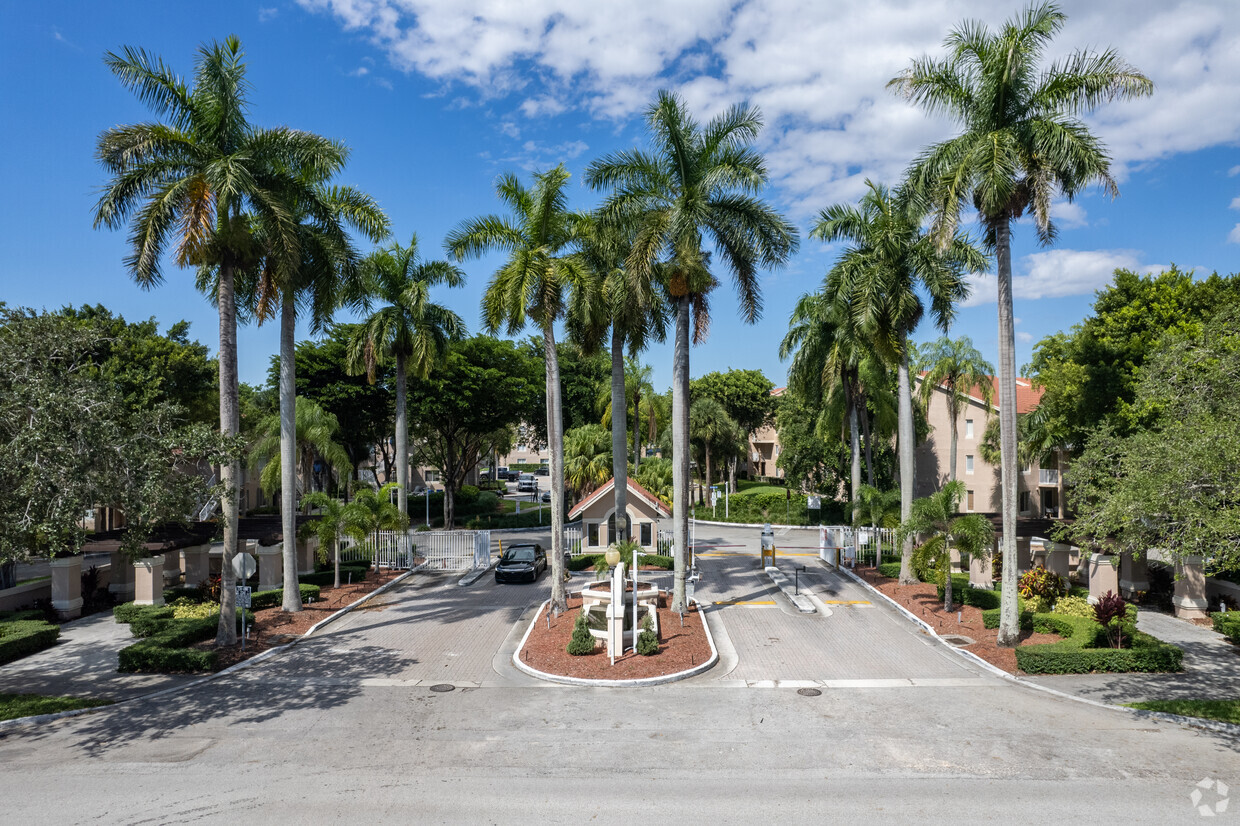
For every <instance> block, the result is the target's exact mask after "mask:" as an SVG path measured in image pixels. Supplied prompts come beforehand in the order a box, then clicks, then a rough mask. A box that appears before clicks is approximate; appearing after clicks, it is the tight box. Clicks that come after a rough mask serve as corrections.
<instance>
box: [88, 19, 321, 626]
mask: <svg viewBox="0 0 1240 826" xmlns="http://www.w3.org/2000/svg"><path fill="white" fill-rule="evenodd" d="M104 63H105V64H106V65H107V67H108V68H109V69H110V70H111V71H112V73H113V74H114V75H116V77H117V78H118V79H119V80H120V81H121V83H122V84H123V85H124V86H125V87H126V88H128V89H130V90H131V91H133V92H134V94H135V95H137V97H138V99H139V100H141V101H142V102H143V103H144V104H146V105H147V106H148V107H149V108H150V109H151V110H152V111H153V112H154V113H155V114H156V116H157V117H160V118H162V119H163V120H162V122H149V123H139V124H133V125H129V126H116V127H113V128H111V129H108V130H106V131H104V132H103V133H102V134H101V135H100V136H99V140H98V145H97V150H96V156H97V158H98V159H99V161H100V163H101V164H102V165H103V167H104V169H106V170H107V172H108V174H109V175H110V176H111V180H110V181H109V182H108V183H107V184H106V185H105V186H104V188H103V191H102V193H101V194H100V196H99V200H98V202H97V203H96V205H95V221H94V223H95V226H96V227H99V226H106V227H108V228H109V229H118V228H120V227H121V226H123V225H125V224H126V223H128V224H129V226H130V237H129V241H130V244H131V245H132V252H131V253H130V255H128V256H127V257H126V259H125V264H126V266H127V267H128V269H129V271H130V274H131V275H132V277H133V278H134V280H135V281H137V282H138V284H139V285H140V286H142V287H144V288H150V287H154V286H156V285H158V284H159V283H160V282H161V281H162V280H163V273H162V271H161V269H160V264H161V260H162V258H163V255H164V252H165V249H166V247H167V246H168V243H169V242H170V241H171V240H173V239H174V237H175V240H176V250H175V257H174V260H175V262H176V263H177V264H178V265H179V266H181V267H190V266H192V267H202V266H204V265H207V266H214V267H216V268H218V273H219V275H218V278H217V279H216V283H217V289H216V305H217V307H218V310H219V317H220V346H219V381H220V432H221V433H222V434H223V435H224V436H228V437H233V436H236V435H237V433H238V431H239V429H240V426H239V425H240V422H239V413H238V408H239V401H238V393H239V388H238V383H237V321H236V292H235V288H236V283H235V282H236V276H237V274H238V272H241V271H244V270H246V269H247V268H250V267H253V266H255V264H256V263H257V262H258V261H259V260H261V259H262V257H263V255H264V250H263V249H262V248H261V246H260V245H259V244H257V243H256V242H255V240H254V238H253V235H252V232H251V225H250V223H251V222H250V218H249V216H257V217H258V218H259V219H261V220H262V221H263V222H264V223H265V224H266V225H267V226H268V227H269V228H270V230H271V233H272V243H273V244H274V245H275V246H277V247H278V248H279V249H281V250H282V251H283V253H282V255H281V256H280V263H279V266H280V267H282V268H287V269H291V268H292V267H293V266H294V264H295V262H296V261H298V260H299V257H300V256H299V253H298V245H299V243H300V239H299V233H298V220H297V216H296V214H295V213H294V212H293V210H292V209H290V206H289V204H288V200H287V198H286V194H287V191H288V187H289V184H290V182H291V181H293V180H294V179H295V178H296V177H297V176H299V175H310V176H311V177H319V178H325V177H327V176H329V175H331V174H332V173H333V172H334V171H335V169H334V164H335V160H336V158H337V155H338V153H337V147H336V146H335V145H334V144H332V143H331V142H330V141H327V140H325V139H323V138H320V137H319V136H317V135H311V134H309V133H306V132H299V131H296V130H293V129H288V128H283V127H281V128H276V129H259V128H256V127H254V126H252V125H251V124H250V123H249V121H248V119H247V110H248V108H249V107H248V100H247V98H248V95H249V91H250V89H249V83H248V82H247V81H246V66H245V61H244V54H243V52H242V50H241V42H240V41H239V40H238V39H237V38H236V37H229V38H228V39H227V40H225V41H224V42H223V43H218V42H216V43H210V44H204V45H203V46H202V47H200V48H199V50H198V56H197V59H196V60H195V69H194V80H193V85H192V86H191V85H189V84H187V83H186V82H185V81H184V80H183V79H182V78H181V77H179V76H178V75H177V74H176V73H175V72H174V71H173V70H172V69H171V68H170V67H169V66H167V65H166V64H165V63H164V62H163V60H161V59H160V58H158V57H156V56H154V55H151V54H149V53H147V52H146V51H144V50H142V49H134V48H131V47H126V48H124V49H122V50H121V53H120V54H115V53H112V52H108V53H107V54H106V55H105V57H104ZM240 474H241V467H240V461H239V459H234V460H233V461H230V462H226V463H225V464H224V465H223V466H222V467H221V473H220V477H221V482H222V484H223V485H224V488H225V490H226V491H227V493H226V495H224V496H223V497H222V506H223V512H224V513H223V515H224V562H223V564H224V569H225V570H229V569H230V567H231V565H232V560H233V557H234V556H235V555H236V552H237V517H238V509H239V504H240V500H239V492H240V488H241V486H240V484H239V482H240ZM236 641H237V631H236V591H235V584H234V582H233V580H232V578H231V577H225V578H224V584H223V587H222V588H221V596H220V623H219V630H218V632H217V634H216V643H217V644H220V645H231V644H233V643H235V642H236Z"/></svg>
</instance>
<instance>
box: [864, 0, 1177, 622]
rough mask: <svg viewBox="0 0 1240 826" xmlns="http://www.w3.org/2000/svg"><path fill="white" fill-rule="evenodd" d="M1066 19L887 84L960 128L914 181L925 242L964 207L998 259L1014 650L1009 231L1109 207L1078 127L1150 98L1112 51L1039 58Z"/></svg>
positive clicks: (1000, 34) (926, 156)
mask: <svg viewBox="0 0 1240 826" xmlns="http://www.w3.org/2000/svg"><path fill="white" fill-rule="evenodd" d="M1065 20H1066V17H1065V15H1064V14H1063V12H1061V11H1060V10H1059V8H1058V7H1057V6H1055V5H1053V4H1051V3H1040V4H1037V5H1031V6H1029V7H1027V8H1026V9H1025V10H1024V11H1022V12H1021V13H1019V14H1018V15H1016V16H1015V17H1013V18H1012V19H1010V20H1008V21H1007V22H1006V23H1005V24H1004V25H1003V27H1002V28H1001V29H1000V30H999V31H997V32H992V31H991V30H990V29H989V28H987V27H986V26H985V25H984V24H982V23H978V22H965V23H963V24H961V25H960V26H958V27H957V28H955V29H953V30H952V32H951V33H950V34H949V35H948V36H947V38H946V40H945V41H944V45H945V46H946V47H947V51H948V54H947V56H946V57H944V58H941V59H932V58H928V57H923V58H921V59H919V60H915V61H914V62H913V64H912V65H911V66H910V67H909V68H908V69H905V70H904V71H903V72H902V73H900V74H899V75H897V76H896V77H895V78H893V79H892V80H891V82H890V83H888V87H889V88H892V89H894V90H895V91H896V92H897V93H898V94H900V95H902V96H903V97H904V98H906V99H907V100H909V101H911V102H912V103H914V104H916V105H918V106H921V107H922V108H924V109H926V110H927V111H928V112H931V113H933V114H936V115H947V116H948V117H950V118H952V119H953V120H955V121H957V122H958V123H959V124H960V126H961V132H960V134H959V135H957V136H956V137H954V138H950V139H948V140H946V141H943V142H941V143H937V144H934V145H933V146H930V147H927V148H926V149H925V150H924V151H923V152H922V153H921V154H920V155H919V156H918V158H917V159H916V160H915V161H914V163H913V166H912V168H911V169H910V171H909V181H910V185H911V186H912V187H913V188H914V189H915V190H916V192H917V193H918V197H919V198H922V199H924V201H925V202H926V203H927V204H928V206H929V208H930V211H931V215H932V216H933V224H932V226H931V232H932V234H933V235H934V236H935V237H936V238H937V239H938V240H939V243H940V245H944V244H945V243H946V242H947V241H948V240H949V239H950V238H952V237H953V235H954V233H955V229H956V226H957V224H958V223H959V220H960V212H961V207H962V206H965V207H968V208H970V209H975V210H976V211H977V214H978V218H979V220H980V221H981V224H982V227H983V229H984V231H985V241H986V243H987V244H988V245H990V247H991V248H992V249H993V250H994V251H995V260H996V264H997V267H996V270H997V276H998V304H999V429H1000V442H1001V449H1002V459H1003V467H1002V480H1003V551H1004V553H1003V599H1002V603H1001V606H1000V612H999V613H1000V623H999V636H998V640H999V644H1000V645H1006V646H1014V645H1016V643H1017V642H1018V640H1019V637H1020V629H1019V627H1018V617H1017V610H1016V481H1017V472H1018V468H1017V463H1016V440H1017V433H1016V342H1015V339H1014V326H1013V321H1012V319H1013V308H1012V250H1011V224H1012V221H1014V220H1016V219H1017V218H1020V217H1021V216H1022V215H1024V214H1025V213H1026V212H1030V213H1032V217H1033V222H1034V226H1035V227H1036V229H1037V233H1038V239H1039V240H1040V241H1041V242H1042V244H1044V245H1049V244H1050V243H1051V242H1053V241H1054V239H1055V225H1054V223H1053V222H1052V221H1051V201H1052V199H1053V198H1054V197H1055V195H1056V194H1062V195H1063V196H1064V197H1065V198H1067V200H1068V201H1069V202H1070V201H1072V200H1073V199H1074V198H1075V197H1076V196H1077V195H1078V194H1079V193H1080V192H1082V191H1083V190H1084V189H1085V188H1086V187H1087V186H1089V185H1090V184H1092V183H1098V184H1100V185H1101V186H1102V187H1103V188H1104V189H1105V190H1106V191H1107V192H1108V193H1110V194H1111V196H1112V197H1114V196H1116V195H1118V193H1119V189H1118V187H1117V186H1116V184H1115V180H1114V178H1112V176H1111V159H1110V156H1109V155H1108V154H1107V151H1106V147H1105V146H1103V144H1102V142H1101V141H1100V140H1098V138H1097V137H1096V136H1094V135H1093V134H1092V133H1091V132H1090V131H1089V129H1088V128H1087V127H1086V126H1085V124H1084V123H1083V122H1082V121H1081V120H1080V119H1079V116H1080V115H1081V114H1082V113H1085V112H1089V111H1092V110H1093V109H1095V108H1096V107H1097V106H1099V105H1100V104H1102V103H1106V102H1108V101H1112V100H1125V99H1130V98H1136V97H1143V96H1146V95H1149V94H1152V93H1153V91H1154V84H1153V83H1152V82H1151V81H1150V79H1149V78H1147V77H1146V76H1145V75H1143V74H1141V73H1140V72H1139V71H1137V70H1136V69H1135V68H1134V67H1133V66H1131V65H1129V64H1128V63H1127V62H1126V61H1124V60H1123V59H1122V58H1121V57H1120V56H1119V55H1118V54H1116V53H1115V52H1114V51H1113V50H1111V49H1107V50H1105V51H1101V52H1091V51H1077V52H1074V53H1073V54H1071V55H1069V56H1067V57H1066V58H1063V59H1061V60H1059V61H1057V62H1055V63H1052V64H1051V65H1049V66H1046V67H1043V66H1042V65H1041V63H1042V58H1043V56H1044V54H1045V52H1046V49H1047V47H1048V46H1049V45H1050V43H1051V40H1052V39H1053V38H1054V36H1055V34H1056V33H1057V32H1058V31H1059V30H1060V29H1061V28H1062V27H1063V24H1064V21H1065Z"/></svg>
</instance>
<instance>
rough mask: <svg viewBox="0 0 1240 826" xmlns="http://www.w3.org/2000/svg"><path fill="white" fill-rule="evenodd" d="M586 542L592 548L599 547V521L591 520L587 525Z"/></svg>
mask: <svg viewBox="0 0 1240 826" xmlns="http://www.w3.org/2000/svg"><path fill="white" fill-rule="evenodd" d="M586 544H587V545H589V546H590V547H591V548H597V547H598V523H597V522H590V523H589V524H587V525H586Z"/></svg>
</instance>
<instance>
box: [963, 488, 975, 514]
mask: <svg viewBox="0 0 1240 826" xmlns="http://www.w3.org/2000/svg"><path fill="white" fill-rule="evenodd" d="M966 493H967V494H968V495H967V496H966V497H965V502H966V504H965V510H967V511H969V512H972V511H973V491H971V490H970V491H966Z"/></svg>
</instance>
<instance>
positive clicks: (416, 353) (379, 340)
mask: <svg viewBox="0 0 1240 826" xmlns="http://www.w3.org/2000/svg"><path fill="white" fill-rule="evenodd" d="M360 271H361V279H362V295H363V300H364V302H365V303H366V304H369V303H370V302H372V301H378V302H380V303H381V304H382V306H381V307H380V308H379V309H378V310H375V311H374V312H373V313H372V314H371V315H369V316H368V317H367V318H366V319H365V320H363V321H362V323H361V325H360V326H358V328H357V330H356V332H355V333H354V335H353V336H352V338H350V339H349V345H348V363H347V366H348V369H349V370H350V371H352V372H353V373H354V374H359V373H363V372H364V373H365V374H366V378H367V379H368V380H369V381H370V382H371V383H372V384H373V383H374V381H375V370H376V369H377V368H378V367H379V365H381V364H388V363H392V362H395V366H396V484H397V485H398V489H397V492H396V506H397V508H399V509H400V512H401V513H408V512H409V421H408V413H407V411H408V409H409V402H408V395H407V393H408V378H409V374H410V373H412V374H413V375H414V376H416V377H417V378H419V379H425V378H426V377H428V376H429V375H430V374H431V371H432V370H433V369H434V368H435V366H436V365H438V364H440V363H442V362H443V360H444V358H445V357H446V356H447V352H448V344H449V342H453V341H460V340H461V339H463V338H464V337H465V322H464V321H462V320H461V317H460V316H458V315H457V314H456V313H454V312H452V311H451V310H449V309H448V308H447V307H445V306H443V305H442V304H436V303H435V302H433V301H431V297H430V290H431V287H433V286H436V285H438V284H445V285H447V286H449V287H459V286H461V285H462V284H463V283H465V273H464V271H462V270H461V269H460V268H459V267H457V266H455V265H454V264H451V263H449V262H447V261H422V260H420V259H419V258H418V236H417V235H413V236H412V237H411V238H410V240H409V244H408V246H403V247H402V246H401V245H400V242H399V241H393V242H392V243H391V244H390V245H388V246H387V247H384V248H383V249H378V250H375V251H374V252H372V253H371V254H370V255H368V256H366V258H365V259H364V260H363V261H362V264H361V267H360Z"/></svg>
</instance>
